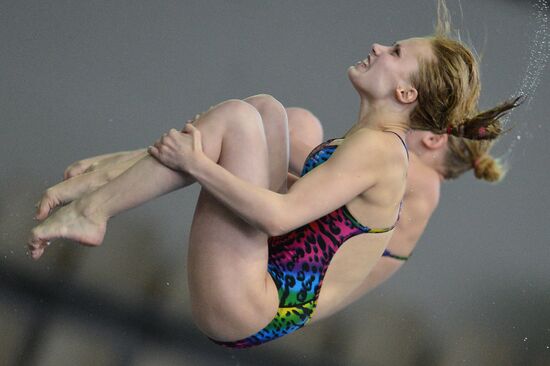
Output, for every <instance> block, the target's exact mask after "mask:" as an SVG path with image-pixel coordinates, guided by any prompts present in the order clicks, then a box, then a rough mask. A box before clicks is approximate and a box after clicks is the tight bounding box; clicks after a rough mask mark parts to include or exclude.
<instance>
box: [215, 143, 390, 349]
mask: <svg viewBox="0 0 550 366" xmlns="http://www.w3.org/2000/svg"><path fill="white" fill-rule="evenodd" d="M333 140H335V139H331V140H328V141H326V142H324V143H322V144H320V145H319V146H317V147H316V148H315V149H313V151H312V152H311V153H310V154H309V155H308V157H307V159H306V162H305V164H304V168H303V170H302V174H301V176H304V175H305V174H306V173H308V172H309V171H310V170H312V169H313V168H315V167H316V166H319V165H320V164H322V163H324V162H325V161H327V160H328V159H329V158H330V157H331V155H332V153H333V152H334V151H335V150H336V148H337V145H329V143H330V142H331V141H333ZM393 227H394V226H392V227H388V228H384V229H371V228H368V227H366V226H363V225H361V224H360V223H359V222H357V220H356V219H355V218H354V217H353V216H352V215H351V213H350V212H349V211H348V209H347V208H346V206H342V207H340V208H339V209H337V210H334V211H333V212H331V213H329V214H327V215H325V216H323V217H321V218H319V219H317V220H315V221H313V222H311V223H309V224H307V225H304V226H302V227H300V228H298V229H295V230H293V231H291V232H289V233H286V234H284V235H280V236H274V237H270V238H269V239H268V245H269V259H268V272H269V274H270V275H271V277H273V280H274V281H275V285H276V286H277V289H278V291H279V309H278V311H277V314H276V315H275V318H274V319H273V320H272V321H271V322H270V323H269V324H268V325H267V326H266V327H265V328H263V329H262V330H260V331H259V332H257V333H256V334H254V335H251V336H250V337H247V338H245V339H241V340H239V341H234V342H220V341H216V340H214V339H212V340H213V341H214V342H215V343H217V344H220V345H223V346H226V347H231V348H247V347H252V346H256V345H259V344H262V343H265V342H268V341H271V340H273V339H276V338H279V337H282V336H284V335H285V334H289V333H292V332H294V331H296V330H298V329H300V328H301V327H303V326H304V325H305V324H306V323H307V322H308V321H309V319H310V318H311V316H312V314H313V311H314V310H315V306H316V304H317V298H318V297H319V293H320V290H321V285H322V284H323V278H324V276H325V273H326V271H327V268H328V266H329V264H330V261H331V259H332V257H333V256H334V254H335V253H336V251H337V250H338V249H339V248H340V246H342V244H344V242H345V241H346V240H348V239H349V238H351V237H353V236H355V235H359V234H363V233H385V232H387V231H390V230H391V229H393Z"/></svg>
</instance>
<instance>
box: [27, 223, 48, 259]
mask: <svg viewBox="0 0 550 366" xmlns="http://www.w3.org/2000/svg"><path fill="white" fill-rule="evenodd" d="M50 244H51V239H50V238H48V237H47V236H46V235H44V233H43V232H42V231H41V230H40V228H39V227H37V228H34V229H33V230H32V232H31V237H30V239H29V241H28V244H27V247H28V250H29V254H30V256H31V257H32V259H35V260H36V259H39V258H40V257H41V256H42V254H44V250H45V249H46V248H47V247H49V246H50Z"/></svg>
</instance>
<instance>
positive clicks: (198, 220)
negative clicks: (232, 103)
mask: <svg viewBox="0 0 550 366" xmlns="http://www.w3.org/2000/svg"><path fill="white" fill-rule="evenodd" d="M247 102H249V103H254V105H255V106H256V107H257V108H259V109H260V111H263V115H264V116H265V120H263V126H262V125H261V124H259V125H258V128H256V129H252V128H248V129H246V131H238V130H236V132H237V133H236V134H235V135H233V136H227V138H226V139H224V143H223V148H222V153H221V157H220V160H219V162H218V163H219V164H220V165H222V166H224V168H225V169H227V170H229V171H231V172H232V173H233V174H235V175H237V176H239V177H241V178H243V179H247V180H249V181H252V182H254V183H255V184H258V185H262V186H264V187H272V188H274V187H278V188H279V191H280V192H282V191H284V190H285V189H286V186H285V182H284V180H285V177H286V172H287V168H286V162H287V161H288V155H287V150H286V148H284V147H285V146H288V135H287V134H286V131H287V120H286V113H285V110H284V107H283V106H282V105H281V104H280V103H279V102H277V101H276V100H274V99H273V98H272V97H268V96H257V97H253V98H249V99H247ZM265 112H269V113H265ZM262 130H263V131H264V132H263V133H264V134H265V137H263V136H261V133H260V132H261V131H262ZM281 147H283V148H281ZM266 157H267V160H266ZM274 167H278V168H277V169H274ZM268 178H269V179H272V181H273V182H271V183H270V182H269V179H268ZM267 255H268V247H267V235H266V234H265V233H263V232H261V231H260V230H258V229H255V228H253V227H251V226H250V225H248V224H247V223H246V222H244V221H243V220H241V219H240V218H239V217H237V216H235V215H234V214H233V213H232V211H231V210H229V209H228V208H227V207H225V206H224V205H223V204H221V203H220V202H219V201H218V200H216V199H215V198H214V197H213V196H212V195H210V194H209V193H208V191H206V190H204V189H203V190H201V193H200V196H199V200H198V202H197V206H196V209H195V215H194V217H193V224H192V226H191V233H190V241H189V255H188V273H189V291H190V298H191V301H192V303H191V304H192V311H193V317H194V319H195V322H196V324H197V325H198V327H199V328H200V329H201V330H203V332H204V333H205V334H207V335H208V336H210V337H212V338H214V339H216V340H220V341H229V340H237V339H242V338H245V337H247V336H249V335H251V334H253V333H256V332H257V331H258V330H260V329H261V328H263V327H264V326H265V325H267V324H268V323H269V322H270V321H271V320H272V319H273V316H274V315H275V313H276V310H277V306H278V302H279V301H278V296H277V289H276V287H275V284H274V282H273V280H272V278H271V276H270V275H269V274H268V273H267V271H266V269H267Z"/></svg>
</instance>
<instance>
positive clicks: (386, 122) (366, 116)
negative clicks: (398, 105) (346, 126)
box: [346, 99, 409, 135]
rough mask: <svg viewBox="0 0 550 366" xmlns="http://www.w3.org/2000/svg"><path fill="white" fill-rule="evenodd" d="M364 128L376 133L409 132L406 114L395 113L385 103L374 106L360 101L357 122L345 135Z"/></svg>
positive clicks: (402, 112) (363, 100)
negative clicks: (376, 131)
mask: <svg viewBox="0 0 550 366" xmlns="http://www.w3.org/2000/svg"><path fill="white" fill-rule="evenodd" d="M365 127H366V128H370V129H374V130H378V131H392V132H396V133H399V134H402V135H404V134H405V133H406V132H407V131H408V130H409V117H408V114H407V113H406V112H404V111H396V110H395V108H392V107H391V106H389V105H388V104H387V103H386V104H378V105H376V104H373V103H369V102H368V101H367V100H365V99H362V100H361V104H360V106H359V116H358V118H357V122H356V123H355V124H354V125H353V126H352V127H351V129H350V130H349V131H348V132H347V133H346V135H349V134H352V133H354V132H355V131H357V130H359V129H361V128H365Z"/></svg>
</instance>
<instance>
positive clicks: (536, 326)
mask: <svg viewBox="0 0 550 366" xmlns="http://www.w3.org/2000/svg"><path fill="white" fill-rule="evenodd" d="M448 1H449V7H450V9H451V11H452V13H453V15H454V20H455V25H456V26H458V27H460V28H461V29H462V31H463V34H465V35H467V36H469V37H467V38H470V39H471V42H472V43H473V45H475V46H476V48H477V50H478V51H479V52H480V53H482V54H483V63H482V81H483V93H482V97H481V103H480V104H481V107H482V108H487V107H491V106H493V105H494V104H496V103H497V102H499V101H502V100H503V99H505V98H507V97H509V96H511V95H513V94H514V93H516V92H517V91H518V88H519V87H520V85H521V84H522V81H523V80H524V78H525V75H526V71H527V65H528V62H529V60H530V58H532V57H534V56H537V57H539V56H540V54H536V52H535V53H534V54H533V53H532V50H533V49H536V47H535V48H534V47H533V44H534V43H533V42H534V40H536V39H543V38H544V37H543V36H544V33H543V31H540V30H539V31H538V33H536V32H537V22H536V17H535V16H534V15H535V8H534V7H533V4H534V3H535V1H533V2H529V1H511V0H508V1H504V0H482V1H463V2H462V11H463V17H461V10H460V7H459V4H458V2H456V1H454V0H448ZM539 3H540V1H539ZM433 4H434V1H432V0H414V1H399V0H384V1H382V0H371V1H355V0H354V1H345V2H335V1H299V2H298V1H277V2H264V1H233V2H229V1H185V2H184V1H179V2H178V1H162V2H153V1H117V2H111V1H78V2H77V1H7V0H5V1H2V2H0V110H1V114H0V121H1V122H0V123H1V126H2V129H1V133H0V142H1V143H0V174H1V175H0V177H1V180H0V242H1V245H0V268H1V274H0V275H1V277H0V333H1V334H0V348H1V349H4V350H5V349H7V350H8V351H7V352H3V354H2V356H0V364H3V363H2V361H1V358H2V357H4V358H6V361H5V362H6V364H40V365H43V364H44V365H46V364H55V363H56V362H57V364H59V360H65V361H66V362H67V364H70V362H69V361H68V360H70V359H71V357H74V358H75V359H78V360H80V361H79V362H84V361H83V360H94V361H90V362H91V363H90V364H135V365H146V364H171V362H173V364H182V363H188V364H200V362H204V364H214V363H218V364H235V365H237V364H257V363H258V362H262V363H264V364H270V362H273V364H277V363H279V364H280V363H282V362H283V361H284V362H286V363H288V364H291V362H299V363H301V364H309V363H310V362H311V363H318V364H319V363H321V364H322V363H326V364H369V365H371V364H372V365H387V364H392V365H399V364H403V365H409V364H419V365H420V364H423V365H426V364H439V365H442V364H443V365H454V364H458V363H462V362H464V364H484V365H489V364H495V365H496V364H498V365H503V364H531V365H543V364H545V365H548V364H550V349H549V347H550V283H549V281H548V277H549V275H550V269H549V266H548V263H549V262H550V240H549V235H548V233H547V222H548V219H549V214H548V206H549V201H550V188H549V185H548V184H547V183H548V179H549V178H550V173H549V172H548V157H549V154H548V147H547V142H546V140H547V138H548V136H550V134H549V133H550V127H549V125H548V118H547V108H546V107H547V103H548V102H547V101H548V100H550V88H549V86H550V84H549V83H550V80H549V78H548V75H547V72H544V71H543V72H542V78H541V79H540V85H539V86H538V89H537V90H536V92H535V93H533V95H532V96H533V98H532V99H531V100H530V104H529V105H525V106H523V107H522V108H521V110H518V111H517V112H516V113H514V114H513V115H512V122H513V123H516V128H515V130H513V131H512V132H511V133H510V134H509V135H508V136H506V137H505V138H503V140H502V142H501V143H500V144H499V145H498V147H497V148H496V152H497V153H504V152H506V150H507V149H508V146H509V145H510V144H511V143H512V142H514V141H515V142H514V144H515V145H514V149H513V150H512V153H511V155H510V156H509V159H508V160H509V163H510V166H511V169H510V172H509V174H508V176H507V177H506V179H505V180H504V181H503V182H502V183H501V184H499V185H489V184H484V183H481V182H478V181H476V180H475V179H474V178H472V177H471V174H466V176H465V177H463V178H461V179H459V180H458V181H454V182H451V183H447V184H445V185H444V187H443V190H442V199H441V204H440V206H439V208H438V210H437V211H436V213H435V214H434V216H433V219H432V220H431V222H430V224H429V226H428V228H427V230H426V232H425V234H424V236H423V237H422V239H421V242H420V243H419V245H418V247H417V250H416V251H415V253H414V256H413V257H412V259H411V260H410V261H409V262H408V263H407V264H406V266H405V267H404V268H403V270H402V271H401V272H399V273H398V274H397V275H396V276H395V277H394V278H393V279H391V280H390V281H389V282H388V283H386V284H385V285H383V286H382V287H381V288H379V289H377V290H375V291H374V292H372V293H371V294H369V295H368V296H366V297H365V298H364V299H362V300H361V301H359V302H358V303H357V304H355V305H353V306H351V307H350V308H349V309H347V310H346V311H344V312H342V313H341V314H339V315H337V316H335V317H334V318H332V319H330V320H327V321H326V322H324V323H321V324H319V325H314V326H312V327H311V328H310V329H305V330H303V331H301V332H299V333H298V334H296V335H293V336H291V337H286V338H287V339H284V340H281V341H277V342H274V343H273V344H271V345H266V346H264V347H261V348H259V349H256V350H252V351H246V352H236V353H235V352H231V351H226V350H221V349H218V348H217V347H215V346H213V345H211V344H210V343H208V341H207V340H205V339H204V338H203V337H202V336H201V335H200V333H198V331H197V330H196V329H195V328H194V326H193V325H192V324H191V323H190V320H189V309H188V302H187V301H186V296H187V295H186V289H185V276H186V274H185V267H186V264H185V252H186V246H185V242H186V238H187V234H188V228H189V225H190V220H191V215H192V211H193V207H194V202H195V198H196V193H197V188H192V189H190V190H188V191H186V192H176V193H174V194H172V195H170V196H167V197H163V198H161V199H159V200H157V201H155V202H152V203H148V204H146V205H144V206H142V207H140V208H138V209H135V210H133V211H131V212H129V213H127V214H124V215H121V216H120V217H116V218H115V219H113V220H112V222H111V224H110V226H109V232H108V234H107V237H106V240H105V242H104V245H103V246H102V247H100V248H97V249H89V248H83V247H78V246H76V245H74V244H71V243H64V242H60V243H57V244H56V245H54V246H53V248H52V250H50V251H49V252H48V253H46V256H45V258H44V259H43V260H41V261H40V262H37V263H31V262H30V261H29V260H28V259H27V258H25V249H24V243H25V239H26V237H27V235H28V233H29V230H30V228H31V227H32V226H33V222H32V220H31V217H32V213H33V204H34V202H35V201H36V200H38V198H39V197H40V194H41V192H42V191H43V190H44V189H46V188H47V187H49V186H51V185H53V184H55V183H56V182H58V181H59V180H60V178H61V177H62V173H63V170H64V169H65V167H66V166H67V165H68V164H69V163H71V162H73V161H75V160H78V159H81V158H84V157H87V156H91V155H97V154H100V153H105V152H112V151H118V150H126V149H134V148H139V147H144V146H146V145H149V144H150V143H152V142H153V141H154V140H155V139H157V138H158V136H160V134H161V133H163V132H165V131H166V130H168V129H169V128H171V127H180V126H182V125H183V123H184V121H185V120H186V119H188V118H189V117H191V116H193V115H194V114H195V113H197V112H200V111H202V110H205V109H206V108H208V107H209V106H210V105H212V104H215V103H217V102H219V101H221V100H223V99H227V98H244V97H246V96H249V95H252V94H257V93H260V92H261V93H270V94H272V95H274V96H275V97H277V98H278V99H279V100H280V101H281V102H282V103H283V104H285V105H287V106H304V107H306V108H309V109H311V110H312V111H314V112H315V113H316V114H317V115H318V116H319V118H320V119H321V120H322V121H323V124H324V126H325V132H326V136H327V137H335V136H340V135H341V134H343V133H344V132H345V131H346V130H347V128H348V127H349V126H350V125H351V124H352V123H353V122H354V119H355V117H356V112H357V97H356V94H355V91H354V90H353V88H351V87H350V84H349V82H348V80H347V77H346V69H347V67H348V66H349V65H351V64H353V63H355V61H357V60H359V59H362V58H364V57H365V56H366V55H367V54H368V52H369V50H370V45H371V44H372V43H373V42H379V43H385V44H388V43H391V42H393V41H395V40H399V39H403V38H408V37H410V36H417V35H426V34H429V33H430V32H431V30H432V24H433V22H434V18H435V8H434V5H433ZM535 37H539V38H535ZM541 37H542V38H541ZM535 43H536V42H535ZM539 46H540V42H539ZM539 48H540V47H539ZM542 48H543V50H542V51H541V52H542V54H543V55H548V43H546V44H545V45H542ZM546 57H547V56H546ZM541 59H544V57H542V58H541ZM538 65H539V66H540V65H541V64H540V63H539V64H538ZM535 66H536V65H535ZM530 70H531V71H530V72H531V73H533V70H536V67H535V68H534V69H533V68H531V69H530ZM518 137H519V138H520V139H518ZM63 289H66V291H63ZM68 294H70V295H68ZM86 296H91V297H86ZM83 299H84V300H83ZM86 299H88V300H89V301H87V300H86ZM90 303H91V305H90ZM86 306H88V307H86ZM144 309H145V310H144ZM142 310H143V311H144V313H143V314H148V315H147V316H155V317H160V318H159V319H161V320H159V324H166V325H167V326H168V325H172V326H173V327H174V329H173V330H172V331H173V333H170V332H168V335H166V334H164V333H163V334H164V335H161V333H162V332H163V328H162V327H158V328H155V326H153V325H147V324H145V325H143V324H142V323H140V326H138V327H137V328H136V326H135V323H136V322H139V321H142V320H143V319H144V317H146V316H145V315H144V316H141V315H140V314H142V313H140V311H142ZM106 313H108V314H111V315H110V317H109V316H107V317H106V315H105V314H106ZM128 313H129V314H131V316H128V319H127V321H120V318H121V317H122V318H124V316H123V315H122V314H128ZM143 314H142V315H143ZM159 314H161V315H159ZM44 319H47V320H44ZM155 319H157V318H155ZM109 320H112V321H109ZM163 321H164V323H163ZM140 327H141V328H140ZM164 328H166V327H164ZM90 329H92V330H90ZM140 329H141V330H140ZM170 329H172V328H170ZM164 330H166V329H164ZM152 332H158V334H157V333H154V334H152ZM170 334H172V335H173V336H174V337H175V338H177V339H178V340H182V341H176V342H172V343H171V342H170V341H167V339H170ZM178 337H179V338H178ZM84 345H86V346H84ZM115 346H116V347H115ZM113 347H115V348H113ZM98 350H100V351H101V352H99V351H98ZM23 353H24V354H25V355H26V356H24V355H22V354H23ZM99 353H102V354H106V355H107V356H104V357H105V359H104V360H103V359H102V361H97V359H94V358H93V357H99V356H98V354H99ZM85 355H91V356H85ZM159 360H163V361H162V362H161V361H159Z"/></svg>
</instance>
